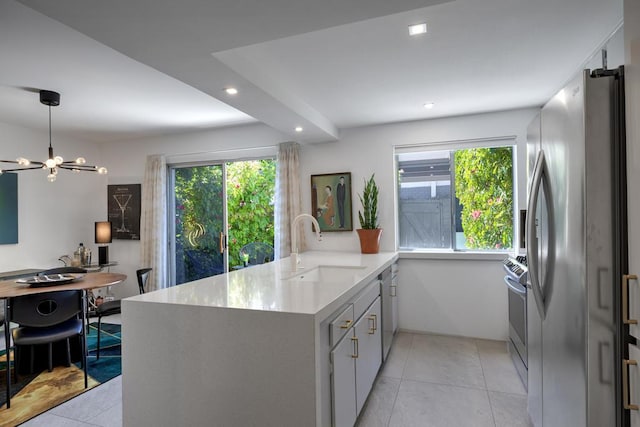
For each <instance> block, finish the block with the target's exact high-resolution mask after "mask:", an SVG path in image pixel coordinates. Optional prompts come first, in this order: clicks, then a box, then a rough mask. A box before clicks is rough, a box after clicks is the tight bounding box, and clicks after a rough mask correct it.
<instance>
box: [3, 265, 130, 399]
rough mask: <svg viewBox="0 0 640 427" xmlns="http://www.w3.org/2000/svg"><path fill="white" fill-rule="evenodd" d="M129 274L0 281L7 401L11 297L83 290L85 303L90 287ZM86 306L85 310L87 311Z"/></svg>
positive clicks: (115, 282)
mask: <svg viewBox="0 0 640 427" xmlns="http://www.w3.org/2000/svg"><path fill="white" fill-rule="evenodd" d="M126 278H127V276H126V275H125V274H120V273H102V272H98V273H87V274H84V275H81V277H78V278H77V279H75V280H73V281H71V282H69V283H64V284H55V283H54V284H52V285H51V286H42V284H41V283H37V284H36V286H32V285H31V284H30V283H24V282H26V280H24V279H25V278H21V279H17V280H2V281H0V299H3V300H4V314H5V315H4V328H5V330H4V334H5V345H6V346H7V369H6V376H7V386H6V393H7V402H9V384H10V382H11V377H10V373H9V372H10V371H9V360H8V359H9V357H8V354H9V352H8V347H9V346H8V343H9V328H10V323H9V315H8V314H9V307H10V304H11V299H12V298H15V297H20V296H23V295H33V294H39V293H45V292H54V291H69V290H81V291H83V294H84V297H85V298H84V299H85V305H86V301H87V292H88V291H89V290H90V289H97V288H104V287H107V286H113V285H117V284H119V283H122V282H124V281H125V280H126ZM86 311H87V310H86V307H85V310H84V312H85V313H86Z"/></svg>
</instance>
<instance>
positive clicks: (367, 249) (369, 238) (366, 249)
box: [356, 228, 382, 254]
mask: <svg viewBox="0 0 640 427" xmlns="http://www.w3.org/2000/svg"><path fill="white" fill-rule="evenodd" d="M356 231H357V232H358V237H359V238H360V252H362V253H363V254H377V253H378V252H380V236H381V235H382V228H376V229H373V230H365V229H362V228H359V229H357V230H356Z"/></svg>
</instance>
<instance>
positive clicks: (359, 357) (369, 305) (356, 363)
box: [330, 280, 382, 427]
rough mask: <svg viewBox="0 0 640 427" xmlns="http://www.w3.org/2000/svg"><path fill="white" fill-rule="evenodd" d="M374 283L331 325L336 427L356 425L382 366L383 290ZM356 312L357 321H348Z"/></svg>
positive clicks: (341, 312)
mask: <svg viewBox="0 0 640 427" xmlns="http://www.w3.org/2000/svg"><path fill="white" fill-rule="evenodd" d="M379 286H380V285H379V283H378V281H377V280H376V281H374V282H372V283H371V284H370V285H369V286H367V287H366V288H365V289H364V290H363V291H362V292H361V293H360V294H359V295H358V296H356V297H355V298H354V299H353V302H352V303H351V304H349V305H348V306H347V308H346V309H343V310H341V311H340V313H339V314H338V315H337V316H335V319H334V320H333V321H332V322H331V323H330V336H331V338H330V340H331V344H332V345H333V344H334V343H335V339H336V338H337V337H341V338H339V340H338V341H337V343H336V344H335V346H334V347H333V348H332V349H331V353H330V363H331V370H330V372H331V413H332V424H333V425H334V426H336V427H343V426H353V425H354V424H355V422H356V419H357V417H358V415H359V414H360V411H361V410H362V407H363V406H364V403H365V402H366V400H367V397H368V396H369V392H370V391H371V388H372V387H373V382H374V381H375V379H376V376H377V375H378V370H379V369H380V365H381V364H382V338H381V337H382V333H381V323H380V321H381V305H380V287H379ZM351 313H353V316H354V318H355V319H356V321H355V323H351V322H350V321H349V319H350V318H351V317H350V316H351ZM345 329H346V331H345Z"/></svg>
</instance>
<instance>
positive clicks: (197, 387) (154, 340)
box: [122, 251, 397, 426]
mask: <svg viewBox="0 0 640 427" xmlns="http://www.w3.org/2000/svg"><path fill="white" fill-rule="evenodd" d="M301 258H302V262H301V263H300V265H299V268H298V270H297V271H294V270H293V269H292V268H291V263H290V260H289V259H288V258H285V259H282V260H278V261H275V262H272V263H268V264H263V265H258V266H254V267H250V268H245V269H242V270H238V271H233V272H231V273H228V274H224V275H220V276H215V277H210V278H206V279H202V280H198V281H194V282H190V283H185V284H183V285H180V286H176V287H173V288H168V289H162V290H159V291H156V292H152V293H148V294H143V295H139V296H135V297H132V298H127V299H125V300H123V303H122V322H123V345H122V348H123V366H122V372H123V383H122V392H123V421H124V425H125V426H147V425H148V426H175V425H193V426H196V425H220V426H252V425H254V426H289V425H291V426H294V425H295V426H298V425H299V426H313V425H316V426H327V425H331V423H332V410H331V396H332V391H331V390H332V385H331V381H330V375H331V372H330V370H331V364H330V355H329V354H330V351H331V345H332V344H330V340H332V339H333V338H331V337H330V336H331V331H330V329H331V326H332V323H331V322H332V321H334V320H335V318H336V316H338V315H340V316H343V314H341V313H343V312H344V310H345V307H347V306H350V305H353V304H351V302H353V301H354V300H360V301H361V300H363V298H362V294H363V293H365V292H366V293H367V294H371V290H375V288H376V287H377V286H378V284H377V282H376V281H377V278H378V275H379V274H380V273H381V272H382V271H383V270H384V269H385V268H387V267H389V266H390V265H391V264H392V263H393V262H394V261H395V260H396V259H397V254H396V253H393V252H388V253H380V254H373V255H361V254H354V253H336V252H320V251H313V252H305V253H303V254H302V256H301ZM378 294H379V292H378ZM374 297H375V295H374ZM378 301H379V299H378ZM356 305H357V304H356ZM365 320H369V319H365ZM376 321H377V320H376ZM376 321H372V323H370V325H372V326H370V328H371V329H370V330H375V329H377V325H376V323H375V322H376ZM350 322H351V321H348V323H347V325H349V323H350ZM344 329H347V328H346V327H345V328H344ZM336 330H339V329H336ZM349 330H350V329H349ZM346 338H348V337H346ZM352 339H354V338H352ZM343 341H344V340H343ZM341 342H342V341H341ZM356 350H357V349H356ZM376 372H377V369H376Z"/></svg>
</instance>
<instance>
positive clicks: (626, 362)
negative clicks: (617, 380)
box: [622, 359, 638, 411]
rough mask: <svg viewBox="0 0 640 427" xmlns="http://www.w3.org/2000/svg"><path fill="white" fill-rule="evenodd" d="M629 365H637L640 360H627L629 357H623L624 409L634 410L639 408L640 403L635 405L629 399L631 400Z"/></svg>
mask: <svg viewBox="0 0 640 427" xmlns="http://www.w3.org/2000/svg"><path fill="white" fill-rule="evenodd" d="M629 365H633V366H637V365H638V362H637V361H635V360H633V359H631V360H627V359H623V360H622V395H623V397H622V401H623V404H624V409H630V410H632V411H637V410H638V405H634V404H632V403H629V400H631V398H630V396H629Z"/></svg>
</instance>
